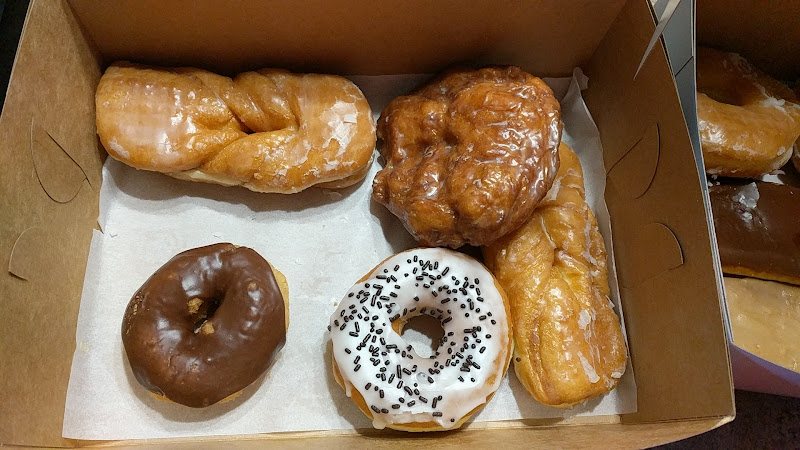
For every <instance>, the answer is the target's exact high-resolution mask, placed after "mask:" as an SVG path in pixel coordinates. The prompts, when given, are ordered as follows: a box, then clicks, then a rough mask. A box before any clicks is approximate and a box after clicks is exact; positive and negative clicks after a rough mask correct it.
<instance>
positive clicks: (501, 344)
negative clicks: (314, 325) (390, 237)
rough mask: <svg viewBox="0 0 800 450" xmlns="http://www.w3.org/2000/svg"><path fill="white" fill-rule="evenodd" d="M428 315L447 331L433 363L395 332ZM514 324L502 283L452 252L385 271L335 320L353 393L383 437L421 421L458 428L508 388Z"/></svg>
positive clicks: (362, 286)
mask: <svg viewBox="0 0 800 450" xmlns="http://www.w3.org/2000/svg"><path fill="white" fill-rule="evenodd" d="M423 268H424V269H423ZM423 273H424V274H425V275H423ZM406 274H407V275H408V276H406ZM419 277H422V278H421V279H418V278H419ZM465 280H468V281H467V282H466V283H465ZM476 280H477V281H476ZM456 281H457V282H458V284H456ZM367 285H369V287H367ZM378 286H380V288H378ZM396 286H397V287H396ZM426 286H428V287H426ZM458 289H463V291H462V290H458ZM462 305H463V307H462ZM421 314H426V315H429V316H432V317H435V318H437V319H439V320H440V321H441V323H442V327H443V328H444V332H445V335H444V338H443V340H442V343H441V345H440V347H439V348H438V349H437V351H436V353H435V355H434V356H433V357H432V358H423V357H421V356H420V355H419V354H417V352H416V351H414V349H413V348H412V347H411V346H410V345H409V344H408V343H407V342H406V341H405V340H404V339H403V338H402V336H400V335H399V334H397V333H396V332H395V331H394V330H393V329H392V328H391V323H392V319H395V320H397V318H399V317H401V315H402V316H403V317H405V318H406V319H408V318H410V317H413V316H416V315H421ZM350 317H352V319H351V318H350ZM373 319H375V320H373ZM492 321H494V323H492ZM507 321H508V319H507V317H506V313H505V306H504V304H503V300H502V296H501V295H500V293H499V291H498V290H497V287H496V286H495V284H494V279H493V277H492V275H491V274H490V273H489V272H488V271H487V270H486V269H485V268H484V267H483V265H481V264H480V263H479V262H477V261H476V260H474V259H472V258H470V257H468V256H465V255H463V254H461V253H458V252H455V251H452V250H447V249H440V248H425V249H414V250H409V251H406V252H403V253H400V254H397V255H395V256H393V257H391V258H389V259H388V260H386V261H385V262H383V263H382V264H381V265H380V266H378V267H377V268H375V270H373V271H372V272H371V273H370V274H369V276H368V277H367V279H366V280H364V281H363V282H361V283H359V284H357V285H355V286H353V287H352V288H351V289H350V291H349V292H348V293H347V294H346V295H345V297H344V299H343V300H342V301H341V302H340V303H339V307H338V308H337V309H336V311H335V312H334V314H333V315H332V316H331V341H332V343H333V356H334V358H335V359H336V363H337V365H338V367H339V371H340V373H341V374H342V377H343V378H344V380H346V382H345V385H347V384H348V383H351V384H352V386H353V389H356V390H357V391H358V392H359V393H360V394H361V395H362V396H363V397H364V400H365V401H366V404H367V407H368V408H370V412H371V414H372V416H373V425H374V426H375V428H384V427H385V426H386V425H387V424H406V423H413V422H436V423H438V424H439V425H440V426H441V427H442V428H451V427H453V426H455V425H456V424H457V423H458V422H459V420H460V419H461V418H462V417H464V416H465V415H466V414H467V413H469V412H470V411H472V410H473V409H474V408H476V407H478V406H480V405H482V404H484V403H485V402H486V399H487V397H488V396H490V395H491V394H492V393H494V392H495V391H496V390H497V388H498V387H499V386H500V382H501V378H502V377H500V376H497V370H498V369H497V366H498V365H501V366H502V365H504V364H505V363H506V361H507V359H508V356H509V355H508V350H509V348H508V339H509V337H508V323H507ZM465 338H467V340H466V341H465ZM362 343H364V344H363V346H362V345H361V344H362ZM473 345H474V346H475V348H472V346H473ZM348 352H349V353H348ZM382 352H385V353H386V354H385V355H384V354H382ZM376 356H377V359H373V360H370V358H376ZM376 361H377V365H373V364H375V362H376ZM387 361H388V365H387V364H386V362H387ZM356 368H358V370H356ZM381 368H385V369H386V370H385V371H384V372H380V369H381ZM398 372H399V376H398ZM380 374H384V375H383V376H384V377H385V378H380ZM376 375H377V376H379V378H376ZM489 377H494V379H493V382H492V383H488V382H487V380H488V378H489ZM401 382H402V383H401ZM375 386H377V389H378V390H375ZM409 390H410V392H411V393H409ZM381 393H382V394H383V395H382V396H381ZM401 398H402V399H403V401H400V399H401ZM434 399H436V400H435V401H434ZM423 400H425V401H423ZM409 405H411V406H409ZM434 405H435V406H434ZM393 406H394V407H393ZM376 410H377V412H376ZM434 414H436V415H434Z"/></svg>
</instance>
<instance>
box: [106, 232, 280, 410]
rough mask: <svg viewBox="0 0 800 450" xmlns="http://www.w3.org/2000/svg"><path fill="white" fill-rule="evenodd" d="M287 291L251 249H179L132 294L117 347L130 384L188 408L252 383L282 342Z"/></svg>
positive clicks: (223, 246) (222, 246)
mask: <svg viewBox="0 0 800 450" xmlns="http://www.w3.org/2000/svg"><path fill="white" fill-rule="evenodd" d="M288 300H289V297H288V287H287V284H286V279H285V278H284V277H283V275H282V274H281V273H280V272H278V271H277V270H275V269H274V268H272V267H271V266H270V264H269V263H268V262H267V261H265V260H264V258H262V257H261V256H260V255H259V254H258V253H256V252H255V251H254V250H252V249H249V248H246V247H237V246H235V245H233V244H215V245H210V246H207V247H201V248H196V249H192V250H187V251H185V252H182V253H180V254H178V255H176V256H175V257H173V258H172V259H171V260H169V261H168V262H167V263H166V264H164V265H163V266H162V267H161V268H160V269H158V270H157V271H156V272H155V273H154V274H153V275H152V276H151V277H150V278H149V279H148V280H147V281H146V282H145V283H144V285H142V287H141V288H140V289H139V290H138V291H137V292H136V294H134V296H133V298H132V299H131V301H130V303H129V304H128V307H127V309H126V311H125V316H124V319H123V321H122V330H121V331H122V343H123V345H124V347H125V353H126V354H127V356H128V362H129V363H130V366H131V369H132V371H133V374H134V376H135V377H136V380H137V381H139V383H140V384H141V385H142V386H144V387H145V388H146V389H147V390H149V391H150V392H151V393H153V394H155V395H156V396H163V397H166V398H167V399H169V400H172V401H174V402H176V403H180V404H182V405H186V406H190V407H195V408H199V407H206V406H209V405H212V404H214V403H217V402H219V401H221V400H224V399H226V398H228V397H230V396H232V395H234V394H237V393H239V392H240V391H241V390H242V389H244V388H245V387H247V386H248V385H250V384H251V383H252V382H254V381H255V380H256V379H258V377H260V376H261V375H262V374H263V373H264V372H265V371H266V370H267V368H268V367H269V366H270V364H271V363H272V360H273V359H274V357H275V355H276V354H277V352H278V351H279V350H280V349H281V348H282V347H283V345H284V343H285V341H286V330H287V329H288V327H289V309H288Z"/></svg>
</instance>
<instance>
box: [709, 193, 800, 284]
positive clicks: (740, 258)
mask: <svg viewBox="0 0 800 450" xmlns="http://www.w3.org/2000/svg"><path fill="white" fill-rule="evenodd" d="M708 192H709V195H710V197H711V209H712V211H713V213H714V228H715V229H716V234H717V245H718V246H719V258H720V263H721V264H722V271H723V272H724V273H726V274H732V275H742V276H747V277H754V278H762V279H765V280H773V281H781V282H784V283H791V284H797V285H800V189H798V188H796V187H793V186H787V185H781V184H773V183H765V182H761V181H756V182H752V183H748V184H740V185H736V184H721V185H717V186H711V187H710V188H709V189H708Z"/></svg>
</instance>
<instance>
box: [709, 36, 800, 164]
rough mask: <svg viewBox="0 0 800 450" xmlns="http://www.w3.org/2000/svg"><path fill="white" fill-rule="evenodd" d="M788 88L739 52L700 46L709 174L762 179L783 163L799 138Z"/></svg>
mask: <svg viewBox="0 0 800 450" xmlns="http://www.w3.org/2000/svg"><path fill="white" fill-rule="evenodd" d="M796 103H797V97H796V96H795V94H794V92H792V91H791V90H790V89H789V88H788V87H786V86H785V85H783V84H781V83H780V82H778V81H776V80H774V79H772V78H770V77H769V76H768V75H766V74H765V73H763V72H762V71H760V70H758V69H757V68H755V67H753V66H752V65H750V64H749V63H748V62H747V61H745V59H744V58H742V57H741V56H739V55H737V54H735V53H725V52H721V51H718V50H714V49H710V48H705V47H698V48H697V118H698V126H699V129H700V142H701V145H702V149H703V158H704V160H705V168H706V173H708V174H710V175H720V176H728V177H739V178H758V177H760V176H762V175H765V174H767V173H770V172H772V171H774V170H776V169H778V168H780V167H782V166H783V165H784V164H786V162H787V161H788V160H789V158H790V157H791V156H792V148H793V145H794V142H795V141H796V140H797V138H798V136H800V105H798V104H796Z"/></svg>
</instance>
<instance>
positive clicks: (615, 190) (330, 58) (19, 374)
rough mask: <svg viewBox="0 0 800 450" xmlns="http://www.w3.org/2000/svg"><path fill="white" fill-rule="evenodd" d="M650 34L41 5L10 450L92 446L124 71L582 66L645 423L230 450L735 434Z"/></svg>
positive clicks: (385, 435)
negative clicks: (106, 113)
mask: <svg viewBox="0 0 800 450" xmlns="http://www.w3.org/2000/svg"><path fill="white" fill-rule="evenodd" d="M355 11H358V13H354V12H355ZM654 28H655V25H654V23H653V20H652V13H651V10H650V9H649V5H648V4H647V2H646V1H644V0H641V1H638V0H630V1H628V2H624V1H622V0H618V1H613V2H591V1H586V2H568V3H562V2H559V1H546V2H538V3H520V2H510V1H509V2H500V3H498V2H490V1H481V2H470V3H468V4H465V3H463V2H458V3H456V2H434V3H431V2H426V1H422V0H415V1H410V2H402V3H395V4H390V3H374V2H365V1H356V0H352V1H349V2H347V4H340V3H337V4H336V5H333V4H331V3H329V2H324V1H308V2H273V3H269V4H266V5H265V4H263V3H261V2H257V1H252V2H247V1H243V2H238V3H236V4H235V6H232V5H231V4H228V3H222V2H213V1H204V2H188V1H176V2H170V3H168V4H164V3H162V2H154V1H148V2H139V1H132V0H131V1H119V2H114V3H111V2H103V3H96V2H88V1H83V0H73V1H72V2H70V4H67V2H66V1H45V0H34V1H32V2H31V7H30V11H29V14H28V19H27V22H26V26H25V29H24V32H23V36H22V39H21V41H20V49H19V53H18V56H17V61H16V63H15V67H14V71H13V73H12V79H11V85H10V89H9V92H8V98H7V101H6V105H5V109H4V111H3V115H2V116H1V117H0V146H2V149H3V151H2V152H0V155H2V156H0V158H2V164H0V170H2V172H0V186H2V191H3V196H2V197H1V199H0V202H1V203H0V205H1V206H2V210H3V215H2V219H0V220H2V222H0V223H1V224H2V225H0V236H1V237H2V239H0V254H2V255H3V257H4V258H7V260H8V261H10V266H9V267H10V268H11V269H13V272H18V275H17V276H15V275H13V274H12V273H7V274H5V275H3V276H2V281H0V283H1V284H0V289H2V290H3V292H4V294H5V295H4V298H3V299H2V301H3V303H4V304H3V308H4V313H3V314H4V317H6V320H5V321H4V327H2V330H0V342H2V346H0V365H2V367H4V370H3V372H2V374H0V377H1V378H0V380H1V381H0V398H2V401H0V442H2V443H7V444H21V445H47V446H71V445H84V444H98V443H86V442H75V441H69V440H65V439H62V438H61V437H60V436H61V421H62V418H63V411H64V395H65V391H66V387H67V382H68V379H69V368H70V361H71V356H72V351H73V350H74V345H75V344H74V340H75V339H74V338H75V322H76V318H77V311H78V307H79V302H80V293H81V287H82V281H83V275H84V270H85V267H86V258H87V254H88V250H89V242H90V237H91V233H92V229H93V228H94V227H95V226H96V219H97V202H98V198H97V193H98V186H99V183H100V181H99V180H100V174H101V165H102V162H103V158H104V152H103V151H102V147H101V146H100V145H99V144H98V141H97V138H96V136H95V126H94V89H95V87H96V84H97V80H98V79H99V76H100V74H101V71H102V68H103V66H104V65H105V64H107V63H109V62H111V61H113V60H115V59H118V58H125V59H130V60H135V61H138V62H147V63H162V64H169V65H177V64H193V65H198V66H202V67H207V68H210V69H215V70H223V71H226V72H234V71H237V70H240V69H244V68H248V69H249V68H258V67H262V66H263V67H266V66H281V67H287V68H290V69H295V70H315V71H326V72H337V73H343V74H362V75H363V74H387V73H421V72H434V71H437V70H440V69H442V68H444V67H446V66H447V65H450V64H452V63H456V62H463V61H466V62H470V63H477V64H482V63H494V64H517V65H520V66H522V67H523V68H525V69H526V70H528V71H530V72H533V73H535V74H537V75H560V76H564V75H568V74H570V73H571V71H572V69H573V67H575V66H581V67H584V68H585V71H586V73H587V75H588V76H589V79H590V85H589V86H590V87H589V89H588V90H587V91H586V93H585V94H586V95H585V97H586V101H587V105H588V106H589V108H590V110H591V112H592V115H593V116H594V118H595V121H596V122H597V125H598V128H599V130H600V133H601V139H602V141H603V145H604V149H605V159H606V167H607V169H609V174H608V176H609V183H608V184H609V188H608V190H607V193H606V200H607V202H608V206H609V210H610V212H611V217H612V224H613V227H614V246H615V251H616V252H617V255H618V256H617V267H618V272H619V274H618V275H619V277H620V280H621V284H622V286H623V289H622V293H621V294H622V302H623V308H624V314H625V317H626V326H627V329H628V333H629V343H630V350H631V358H632V362H633V365H634V366H635V370H636V375H637V385H638V387H639V392H638V398H639V412H637V413H635V414H631V415H624V416H621V417H603V418H594V419H591V420H577V419H575V420H569V421H566V422H565V423H562V422H558V423H553V422H552V421H529V422H524V423H523V422H510V423H504V422H500V423H490V424H483V425H479V424H475V426H472V427H469V428H468V429H467V430H463V431H460V432H452V433H445V434H426V435H423V436H409V435H407V434H402V433H396V432H377V431H372V430H368V431H363V432H359V433H354V434H346V435H341V434H335V435H333V434H331V433H325V432H317V433H290V434H280V435H268V436H253V437H242V438H229V440H230V441H231V442H236V444H237V446H242V447H244V446H248V447H250V446H261V445H263V444H264V443H265V442H263V441H257V440H256V439H265V440H266V443H271V444H274V445H281V446H295V447H300V446H303V447H307V446H311V445H326V446H328V445H329V446H352V445H359V446H376V447H383V446H396V445H410V444H433V443H435V444H437V445H459V446H462V445H484V446H488V445H497V443H498V442H504V443H511V444H512V445H513V444H514V443H517V444H519V445H522V444H525V445H526V446H528V445H531V444H535V445H541V446H590V445H593V444H594V445H596V444H597V442H604V443H606V444H607V445H610V446H625V447H644V446H648V445H654V444H658V443H662V442H667V441H670V440H675V439H678V438H681V437H685V436H689V435H692V434H697V433H699V432H702V431H705V430H708V429H711V428H713V427H716V426H718V425H720V424H722V423H725V422H726V421H728V420H730V419H731V418H732V416H733V413H734V411H733V399H732V388H731V379H730V373H729V362H728V356H727V352H726V341H725V335H724V330H723V327H722V321H721V318H720V305H719V293H718V291H717V288H716V283H715V281H714V277H713V267H714V265H713V264H714V261H713V258H712V257H711V252H710V240H709V236H708V232H707V229H708V226H707V218H706V215H705V211H704V209H703V206H702V197H701V190H700V185H699V183H698V182H697V180H698V174H697V169H696V167H695V165H694V159H693V155H692V148H691V145H690V143H689V139H688V136H687V131H686V127H685V125H684V122H683V118H682V115H681V112H680V105H679V103H678V97H677V93H676V91H675V87H674V83H673V81H672V78H671V74H670V72H669V66H668V63H667V60H666V56H665V54H664V52H663V49H662V48H661V46H656V49H655V50H654V51H653V53H652V54H651V55H650V56H649V57H648V58H647V61H646V62H645V64H644V65H643V67H642V70H641V72H640V73H639V75H638V76H637V78H636V81H633V73H634V72H635V69H636V67H637V66H638V64H639V62H640V60H641V56H642V54H643V53H644V50H645V48H646V47H647V43H648V41H649V40H650V37H651V35H652V33H653V30H654ZM32 143H34V145H33V146H32ZM32 155H35V156H32ZM62 165H63V172H61V171H59V168H60V167H61V166H62ZM51 166H57V167H56V169H55V170H54V169H53V168H52V167H51ZM53 172H56V173H58V174H59V175H58V178H54V176H53V175H52V173H53ZM48 174H50V175H48ZM61 174H63V176H62V175H61ZM42 178H44V179H45V180H42ZM40 180H42V181H40ZM20 236H22V237H21V238H20ZM15 242H16V243H17V247H14V243H15ZM12 248H13V249H14V251H13V254H14V256H13V258H11V255H12ZM18 258H19V259H18ZM645 268H646V269H645ZM123 270H124V268H123ZM203 442H206V441H203ZM151 444H153V443H151ZM158 444H161V443H157V444H156V445H158ZM187 445H191V446H193V447H195V446H197V445H199V441H196V440H195V441H191V443H189V444H187Z"/></svg>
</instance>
